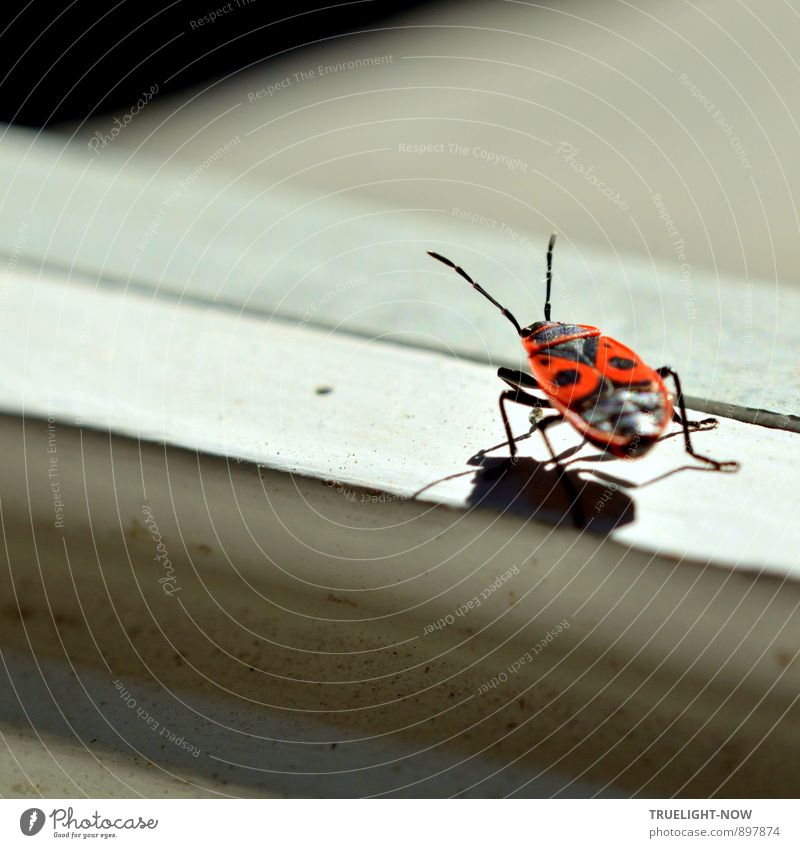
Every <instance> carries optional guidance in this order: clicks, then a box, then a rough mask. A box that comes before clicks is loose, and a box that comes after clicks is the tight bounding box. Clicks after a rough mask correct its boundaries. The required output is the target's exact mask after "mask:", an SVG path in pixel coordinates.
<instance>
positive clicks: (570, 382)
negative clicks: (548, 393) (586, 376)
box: [553, 368, 581, 386]
mask: <svg viewBox="0 0 800 848" xmlns="http://www.w3.org/2000/svg"><path fill="white" fill-rule="evenodd" d="M580 379H581V375H580V372H579V371H576V370H575V369H574V368H564V369H562V370H561V371H559V372H558V374H556V375H555V377H553V382H554V383H555V384H556V385H557V386H574V385H575V383H577V382H578V381H579V380H580Z"/></svg>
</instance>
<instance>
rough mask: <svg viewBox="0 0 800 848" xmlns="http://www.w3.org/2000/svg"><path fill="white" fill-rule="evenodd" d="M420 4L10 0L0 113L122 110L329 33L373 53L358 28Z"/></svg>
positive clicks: (1, 39)
mask: <svg viewBox="0 0 800 848" xmlns="http://www.w3.org/2000/svg"><path fill="white" fill-rule="evenodd" d="M418 5H422V3H420V2H419V0H417V2H413V0H412V2H409V3H398V2H389V0H371V2H369V1H368V2H354V3H353V2H351V3H344V4H333V5H332V4H326V3H309V2H295V3H291V4H275V3H265V2H262V0H231V2H224V0H220V2H218V3H213V2H208V0H206V2H202V0H180V1H179V2H155V0H122V2H119V3H111V4H108V5H107V6H106V5H101V4H97V3H90V2H88V0H73V2H69V3H65V4H63V5H61V4H58V5H57V4H54V3H47V2H45V0H31V2H29V3H24V4H12V3H8V4H5V5H4V7H3V14H0V57H1V58H0V120H2V121H5V122H9V123H14V124H24V125H27V126H34V127H44V126H47V125H49V124H52V123H56V122H60V121H75V122H79V121H83V120H86V119H87V118H89V117H90V116H92V115H93V114H96V113H102V112H107V111H111V110H120V111H122V112H124V111H125V110H126V109H128V108H129V107H131V106H132V105H133V104H136V103H137V101H139V100H140V98H142V97H143V94H145V93H152V98H153V99H155V98H160V97H163V96H164V95H167V94H174V93H175V92H178V91H180V90H182V89H186V88H189V87H193V86H198V85H201V84H203V83H210V82H211V81H213V80H216V79H220V78H224V77H226V76H228V75H230V74H233V73H236V72H237V71H241V70H244V69H246V68H248V67H250V66H252V65H255V64H258V63H262V62H268V61H269V60H270V59H275V58H280V57H281V56H282V55H285V54H286V53H288V52H290V51H296V50H300V49H303V48H304V47H306V46H310V45H313V44H315V43H317V44H319V43H320V42H324V41H328V42H330V43H332V44H338V45H340V46H341V59H342V60H346V59H351V58H353V57H354V56H355V55H356V54H358V55H371V52H370V51H371V48H370V45H369V43H368V41H367V40H366V39H365V38H364V36H360V35H358V33H359V32H362V31H369V30H374V29H376V28H380V27H385V26H388V25H391V19H392V18H393V17H394V16H395V15H398V14H403V13H405V12H407V11H409V10H411V9H413V8H414V7H415V6H418ZM264 72H265V75H268V74H269V72H270V69H269V67H265V71H264ZM276 73H277V71H276ZM149 96H151V94H148V97H149Z"/></svg>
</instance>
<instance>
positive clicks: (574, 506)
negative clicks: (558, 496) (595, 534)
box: [500, 389, 586, 527]
mask: <svg viewBox="0 0 800 848" xmlns="http://www.w3.org/2000/svg"><path fill="white" fill-rule="evenodd" d="M507 401H513V402H514V403H520V404H522V405H523V406H530V407H533V408H534V409H536V408H537V407H538V405H539V398H535V397H532V396H531V395H528V394H525V393H524V392H522V391H520V390H518V389H517V390H512V391H507V392H503V393H502V394H501V395H500V415H501V416H502V418H503V426H504V427H505V430H506V436H508V446H509V451H510V453H511V456H510V458H509V463H514V462H515V461H516V455H517V446H516V444H515V442H514V434H513V433H512V432H511V425H510V424H509V421H508V415H507V414H506V407H505V404H506V402H507ZM563 420H564V418H563V417H562V416H561V415H551V416H548V417H547V418H545V419H543V420H541V421H537V422H536V425H535V426H536V429H537V430H538V431H539V432H540V433H541V434H542V438H543V439H544V443H545V444H546V445H547V450H548V451H550V458H551V459H552V460H553V464H554V465H555V467H556V470H557V471H558V479H559V482H560V483H561V485H562V486H563V487H564V491H565V492H566V493H567V497H568V499H569V504H570V512H571V513H572V520H573V522H574V523H575V526H576V527H583V526H584V525H585V523H586V521H585V517H584V514H583V508H582V507H581V502H580V498H579V496H578V490H577V489H576V488H575V485H574V484H573V482H572V480H571V479H570V478H569V476H568V474H567V472H566V471H565V470H564V467H563V466H562V465H561V463H560V462H559V461H558V459H557V458H556V453H555V451H554V450H553V445H552V443H551V441H550V439H549V438H548V436H547V433H546V430H547V428H548V427H550V426H551V425H553V424H557V423H558V422H560V421H563Z"/></svg>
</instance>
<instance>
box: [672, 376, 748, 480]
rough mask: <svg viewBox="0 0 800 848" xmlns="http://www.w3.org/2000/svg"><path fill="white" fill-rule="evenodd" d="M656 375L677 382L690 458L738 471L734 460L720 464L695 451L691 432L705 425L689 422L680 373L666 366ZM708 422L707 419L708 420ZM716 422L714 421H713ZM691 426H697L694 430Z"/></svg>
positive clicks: (679, 418)
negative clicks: (699, 425) (700, 425)
mask: <svg viewBox="0 0 800 848" xmlns="http://www.w3.org/2000/svg"><path fill="white" fill-rule="evenodd" d="M656 373H657V374H659V375H660V376H661V377H672V379H673V381H674V382H675V399H676V400H677V401H678V407H679V409H680V414H679V415H678V423H680V425H681V426H682V427H683V443H684V445H685V446H686V453H688V454H689V456H693V457H694V458H695V459H699V460H701V461H702V462H707V463H708V464H709V465H713V466H714V468H718V469H722V468H730V469H733V470H735V469H737V468H738V467H739V463H738V462H735V461H733V460H729V461H727V462H720V461H719V460H716V459H711V457H709V456H703V455H702V454H699V453H697V452H696V451H695V449H694V448H693V447H692V439H691V437H690V435H689V431H690V430H691V429H696V425H698V424H702V423H704V422H703V421H692V422H690V421H689V416H688V415H687V413H686V403H685V401H684V399H683V390H682V389H681V381H680V377H678V372H677V371H675V369H674V368H670V367H669V365H664V366H662V367H661V368H656ZM706 420H707V419H706ZM711 420H714V419H711ZM691 425H695V427H694V428H692V426H691Z"/></svg>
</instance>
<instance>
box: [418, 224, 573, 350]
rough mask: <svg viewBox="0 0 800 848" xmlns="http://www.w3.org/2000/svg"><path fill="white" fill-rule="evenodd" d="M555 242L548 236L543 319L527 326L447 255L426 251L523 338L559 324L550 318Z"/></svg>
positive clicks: (552, 236)
mask: <svg viewBox="0 0 800 848" xmlns="http://www.w3.org/2000/svg"><path fill="white" fill-rule="evenodd" d="M555 243H556V234H555V233H553V235H551V236H550V243H549V244H548V245H547V289H546V293H545V299H544V321H534V323H533V324H530V325H529V326H527V327H522V326H520V323H519V321H517V319H516V318H515V317H514V316H513V315H512V314H511V312H509V311H508V309H506V308H505V307H504V306H502V305H501V304H500V303H498V302H497V301H496V300H495V299H494V298H493V297H492V296H491V295H490V294H489V292H487V291H486V289H484V288H483V286H481V285H480V284H479V283H476V282H475V280H473V279H472V277H470V275H469V274H467V272H466V271H465V270H464V269H463V268H461V267H459V266H458V265H456V263H455V262H451V261H450V260H449V259H447V257H445V256H442V255H441V254H439V253H434V252H433V251H432V250H429V251H428V255H429V256H432V257H433V258H434V259H438V260H439V262H442V263H443V264H445V265H447V267H448V268H452V269H453V270H454V271H455V272H456V273H457V274H458V275H459V276H461V277H463V278H464V279H465V280H466V281H467V282H468V283H469V284H470V285H471V286H472V288H474V289H475V291H477V292H480V293H481V294H482V295H483V296H484V297H485V298H486V299H487V300H488V301H489V302H490V303H493V304H494V305H495V306H496V307H497V308H498V309H499V310H500V312H502V313H503V315H504V316H505V317H506V318H507V319H508V320H509V321H510V322H511V323H512V324H513V325H514V329H515V330H516V331H517V333H519V335H520V337H521V338H522V339H523V340H524V339H527V338H528V337H529V336H531V335H533V334H534V333H538V331H539V330H541V329H542V328H544V327H548V326H553V327H556V326H559V324H558V322H556V321H551V320H550V290H551V288H552V285H553V245H554V244H555Z"/></svg>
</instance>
